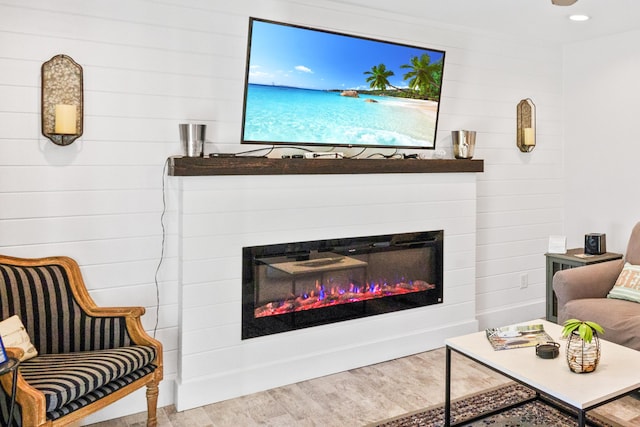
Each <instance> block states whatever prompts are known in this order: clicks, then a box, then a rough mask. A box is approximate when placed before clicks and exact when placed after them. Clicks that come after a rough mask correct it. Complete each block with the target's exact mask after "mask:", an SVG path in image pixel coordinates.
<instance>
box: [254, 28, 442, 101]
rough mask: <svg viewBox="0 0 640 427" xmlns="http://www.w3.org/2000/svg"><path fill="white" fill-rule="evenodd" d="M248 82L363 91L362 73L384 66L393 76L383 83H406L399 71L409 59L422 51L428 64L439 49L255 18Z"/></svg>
mask: <svg viewBox="0 0 640 427" xmlns="http://www.w3.org/2000/svg"><path fill="white" fill-rule="evenodd" d="M252 23H253V26H252V37H251V46H250V49H251V51H250V67H249V83H254V84H266V85H271V84H273V85H276V86H292V87H298V88H305V89H318V90H326V89H369V85H368V84H367V83H366V78H367V77H368V76H367V75H365V74H364V72H365V71H368V70H371V67H373V66H374V65H379V64H381V63H383V64H385V66H386V67H387V69H390V70H392V71H393V72H394V73H395V75H394V76H392V77H390V78H389V82H390V83H391V84H392V85H394V86H397V87H406V86H407V84H406V82H404V81H403V80H402V76H403V75H404V74H405V73H406V72H407V71H409V70H406V69H401V68H400V65H401V64H408V63H409V62H410V60H411V58H412V57H414V56H421V55H422V54H424V53H427V54H428V55H429V57H430V58H431V62H432V63H433V62H437V61H439V60H440V59H441V58H442V57H443V53H442V52H438V51H433V50H430V49H424V48H418V47H410V46H404V45H399V44H394V43H387V42H382V41H376V40H368V39H363V38H358V37H351V36H346V35H339V34H333V33H328V32H324V31H316V30H311V29H305V28H300V27H294V26H289V25H284V24H276V23H272V22H264V21H260V20H253V21H252Z"/></svg>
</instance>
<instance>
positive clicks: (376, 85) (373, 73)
mask: <svg viewBox="0 0 640 427" xmlns="http://www.w3.org/2000/svg"><path fill="white" fill-rule="evenodd" d="M364 74H368V75H369V77H367V83H369V87H370V88H371V89H379V90H385V89H386V88H387V86H391V87H393V85H392V84H391V83H389V77H391V76H393V74H394V73H393V71H391V70H387V67H386V66H385V65H384V64H380V65H374V66H373V67H371V70H369V71H365V72H364Z"/></svg>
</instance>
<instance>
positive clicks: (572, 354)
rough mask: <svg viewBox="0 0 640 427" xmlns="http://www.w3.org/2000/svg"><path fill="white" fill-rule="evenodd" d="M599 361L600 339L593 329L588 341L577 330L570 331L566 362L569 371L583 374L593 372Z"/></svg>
mask: <svg viewBox="0 0 640 427" xmlns="http://www.w3.org/2000/svg"><path fill="white" fill-rule="evenodd" d="M599 362H600V339H599V338H598V333H597V332H596V331H593V338H592V340H591V342H590V343H588V342H586V341H585V340H583V339H582V338H580V334H579V333H578V332H577V331H573V332H571V334H570V335H569V337H568V340H567V363H568V365H569V369H571V371H573V372H575V373H578V374H583V373H587V372H593V371H595V370H596V368H597V367H598V363H599Z"/></svg>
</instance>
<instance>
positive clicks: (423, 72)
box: [400, 53, 441, 97]
mask: <svg viewBox="0 0 640 427" xmlns="http://www.w3.org/2000/svg"><path fill="white" fill-rule="evenodd" d="M400 68H406V69H409V70H411V71H408V72H407V73H406V74H405V75H404V76H403V79H404V80H408V81H409V87H410V88H411V89H413V90H415V91H417V92H418V93H419V94H420V95H421V96H423V97H426V96H427V94H428V93H430V92H433V90H430V89H432V88H436V89H437V88H438V81H437V80H436V76H437V75H438V73H439V72H440V68H441V66H440V63H434V64H432V63H431V58H429V55H427V54H426V53H424V54H422V55H421V56H420V57H419V58H418V57H417V56H414V57H412V58H411V64H403V65H401V66H400ZM436 92H437V91H436Z"/></svg>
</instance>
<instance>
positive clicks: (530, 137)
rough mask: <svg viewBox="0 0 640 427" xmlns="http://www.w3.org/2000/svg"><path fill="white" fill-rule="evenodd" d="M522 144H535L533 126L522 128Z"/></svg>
mask: <svg viewBox="0 0 640 427" xmlns="http://www.w3.org/2000/svg"><path fill="white" fill-rule="evenodd" d="M523 130H524V145H536V139H535V134H534V133H533V128H524V129H523Z"/></svg>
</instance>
